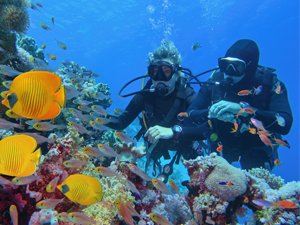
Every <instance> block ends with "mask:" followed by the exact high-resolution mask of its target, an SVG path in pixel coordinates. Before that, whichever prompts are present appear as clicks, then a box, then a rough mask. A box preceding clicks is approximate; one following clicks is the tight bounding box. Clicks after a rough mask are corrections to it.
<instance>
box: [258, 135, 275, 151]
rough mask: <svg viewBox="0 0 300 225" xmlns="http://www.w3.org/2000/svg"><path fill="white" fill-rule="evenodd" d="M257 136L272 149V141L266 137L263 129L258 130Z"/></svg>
mask: <svg viewBox="0 0 300 225" xmlns="http://www.w3.org/2000/svg"><path fill="white" fill-rule="evenodd" d="M257 133H258V136H259V138H260V140H261V141H262V142H263V143H264V144H265V145H267V146H269V147H270V148H272V150H273V144H272V141H271V140H270V139H269V138H268V135H267V133H266V132H264V131H258V132H257Z"/></svg>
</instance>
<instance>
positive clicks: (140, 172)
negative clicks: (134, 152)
mask: <svg viewBox="0 0 300 225" xmlns="http://www.w3.org/2000/svg"><path fill="white" fill-rule="evenodd" d="M127 166H128V168H129V170H130V171H131V172H133V173H134V174H136V175H138V176H139V177H141V178H142V179H143V180H145V181H150V180H151V177H149V176H148V175H147V174H146V173H145V172H144V171H143V170H142V169H140V168H139V167H137V166H136V165H134V164H132V163H128V165H127Z"/></svg>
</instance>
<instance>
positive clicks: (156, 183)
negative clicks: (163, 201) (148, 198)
mask: <svg viewBox="0 0 300 225" xmlns="http://www.w3.org/2000/svg"><path fill="white" fill-rule="evenodd" d="M152 184H153V185H154V187H155V188H156V189H157V190H159V191H161V192H162V193H164V194H172V192H171V191H170V190H169V189H168V188H167V186H166V184H165V183H164V182H162V181H161V180H158V179H156V178H153V179H152Z"/></svg>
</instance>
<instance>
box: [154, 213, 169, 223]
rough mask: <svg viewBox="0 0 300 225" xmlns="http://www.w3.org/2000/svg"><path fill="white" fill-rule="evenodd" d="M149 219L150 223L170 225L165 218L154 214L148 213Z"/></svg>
mask: <svg viewBox="0 0 300 225" xmlns="http://www.w3.org/2000/svg"><path fill="white" fill-rule="evenodd" d="M150 218H151V220H152V221H154V222H155V223H157V224H159V225H172V223H170V222H169V221H168V220H167V219H166V218H165V217H163V216H162V215H159V214H156V213H153V212H152V213H150Z"/></svg>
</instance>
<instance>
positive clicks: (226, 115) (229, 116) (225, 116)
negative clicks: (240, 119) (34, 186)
mask: <svg viewBox="0 0 300 225" xmlns="http://www.w3.org/2000/svg"><path fill="white" fill-rule="evenodd" d="M216 119H218V120H222V121H223V122H230V123H234V122H235V121H236V118H235V116H234V115H233V114H232V113H228V112H226V113H223V114H222V115H219V116H217V117H216Z"/></svg>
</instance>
